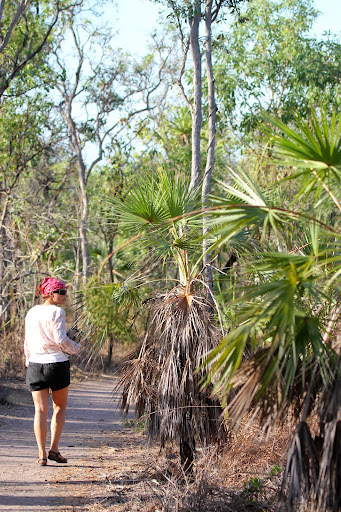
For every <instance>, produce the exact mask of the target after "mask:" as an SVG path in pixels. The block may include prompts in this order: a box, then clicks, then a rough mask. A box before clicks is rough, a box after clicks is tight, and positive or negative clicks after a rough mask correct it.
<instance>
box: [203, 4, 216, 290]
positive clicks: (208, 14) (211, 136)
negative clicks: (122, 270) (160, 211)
mask: <svg viewBox="0 0 341 512" xmlns="http://www.w3.org/2000/svg"><path fill="white" fill-rule="evenodd" d="M205 31H206V40H205V46H206V53H205V55H206V73H207V87H208V112H209V116H208V150H207V159H206V168H205V174H204V179H203V184H202V194H201V199H202V206H203V208H205V207H206V206H207V197H208V195H209V193H210V190H211V177H212V171H213V167H214V150H215V135H216V113H217V105H216V102H215V91H214V75H213V66H212V0H206V6H205ZM208 231H209V229H208V226H207V219H205V218H204V221H203V235H204V236H205V235H206V234H207V233H208ZM207 248H208V241H207V238H204V241H203V253H204V256H203V264H204V265H205V266H206V270H205V275H206V282H207V285H208V286H209V288H210V290H211V293H212V294H213V278H212V267H211V265H210V254H208V253H206V251H207Z"/></svg>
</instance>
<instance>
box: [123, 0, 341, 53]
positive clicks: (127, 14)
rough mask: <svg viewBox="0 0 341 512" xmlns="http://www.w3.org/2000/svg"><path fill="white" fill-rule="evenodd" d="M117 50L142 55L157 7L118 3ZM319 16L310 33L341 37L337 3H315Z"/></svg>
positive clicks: (139, 0)
mask: <svg viewBox="0 0 341 512" xmlns="http://www.w3.org/2000/svg"><path fill="white" fill-rule="evenodd" d="M117 3H118V14H117V15H116V16H117V17H116V19H118V28H119V37H118V41H119V46H120V47H122V48H126V49H128V50H129V51H130V52H131V53H133V54H137V55H143V54H145V53H146V49H147V42H148V39H149V35H150V34H151V33H152V32H153V30H154V29H155V28H157V25H158V5H157V4H155V3H152V2H151V1H149V0H118V1H117ZM315 6H316V8H317V9H318V10H319V11H321V12H322V14H321V15H320V17H319V19H318V21H317V23H316V24H315V26H314V29H313V33H314V34H315V35H317V36H321V35H322V33H323V32H325V31H328V30H330V31H331V32H334V33H338V34H340V33H341V0H315Z"/></svg>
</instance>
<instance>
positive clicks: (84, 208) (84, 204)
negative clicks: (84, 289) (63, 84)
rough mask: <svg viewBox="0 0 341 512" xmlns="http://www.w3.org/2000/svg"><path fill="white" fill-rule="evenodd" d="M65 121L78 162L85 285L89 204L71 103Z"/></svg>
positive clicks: (87, 268)
mask: <svg viewBox="0 0 341 512" xmlns="http://www.w3.org/2000/svg"><path fill="white" fill-rule="evenodd" d="M66 117H67V123H68V126H69V130H70V134H71V140H72V145H73V147H74V150H75V152H76V156H77V164H78V178H79V188H80V193H81V197H80V200H81V218H80V226H79V238H80V244H81V252H82V279H83V286H85V285H86V282H87V280H88V278H89V277H90V258H89V244H88V219H89V205H88V196H87V191H86V185H87V180H86V167H85V163H84V160H83V155H82V149H81V146H80V142H79V139H78V135H77V130H76V126H75V123H74V121H73V119H72V115H71V104H69V105H68V109H67V114H66Z"/></svg>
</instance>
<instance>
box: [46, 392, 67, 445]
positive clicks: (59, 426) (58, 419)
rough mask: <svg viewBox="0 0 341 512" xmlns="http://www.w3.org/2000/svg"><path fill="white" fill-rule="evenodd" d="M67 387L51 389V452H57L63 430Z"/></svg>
mask: <svg viewBox="0 0 341 512" xmlns="http://www.w3.org/2000/svg"><path fill="white" fill-rule="evenodd" d="M68 391H69V387H68V386H67V387H66V388H63V389H58V391H52V398H53V416H52V420H51V448H50V450H52V451H53V452H56V453H57V452H58V451H59V449H58V445H59V439H60V436H61V434H62V432H63V427H64V423H65V413H66V403H67V394H68Z"/></svg>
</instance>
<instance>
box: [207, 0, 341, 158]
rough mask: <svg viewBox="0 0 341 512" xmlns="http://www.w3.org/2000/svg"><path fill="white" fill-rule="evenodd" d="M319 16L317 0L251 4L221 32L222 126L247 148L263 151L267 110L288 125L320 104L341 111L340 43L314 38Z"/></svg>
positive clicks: (217, 55) (217, 53)
mask: <svg viewBox="0 0 341 512" xmlns="http://www.w3.org/2000/svg"><path fill="white" fill-rule="evenodd" d="M318 15H319V13H318V11H317V10H316V7H315V5H314V2H313V0H280V1H278V2H273V1H271V0H264V1H263V0H252V2H250V3H249V4H248V6H247V8H246V10H245V18H246V20H245V22H244V23H236V22H234V21H233V22H232V23H231V27H230V30H229V31H225V30H220V31H218V33H217V35H216V41H215V45H214V50H213V55H214V73H215V77H216V88H217V98H218V101H219V106H220V108H219V118H220V119H219V122H220V123H222V124H226V125H227V126H228V128H229V129H230V130H232V131H233V132H234V133H236V134H238V136H239V137H240V138H241V141H240V144H239V146H241V147H243V148H244V149H245V148H248V147H251V149H252V148H255V146H256V144H255V142H256V143H257V142H258V141H260V144H261V147H262V141H263V140H262V130H263V124H262V122H261V121H262V113H263V111H264V110H266V111H267V112H269V113H272V114H274V115H277V116H279V117H280V118H281V119H282V120H283V121H284V122H285V123H288V122H291V121H293V120H294V112H298V113H300V115H302V116H307V115H308V114H309V112H310V105H311V104H317V103H318V102H319V101H320V102H324V103H328V105H330V106H331V107H334V108H336V109H340V64H341V44H340V43H341V41H340V38H339V37H338V36H336V35H332V34H329V35H325V36H324V37H323V38H321V39H320V40H318V39H317V38H316V37H314V36H313V35H312V31H313V24H314V22H315V21H316V20H317V19H318ZM263 133H264V131H263Z"/></svg>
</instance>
